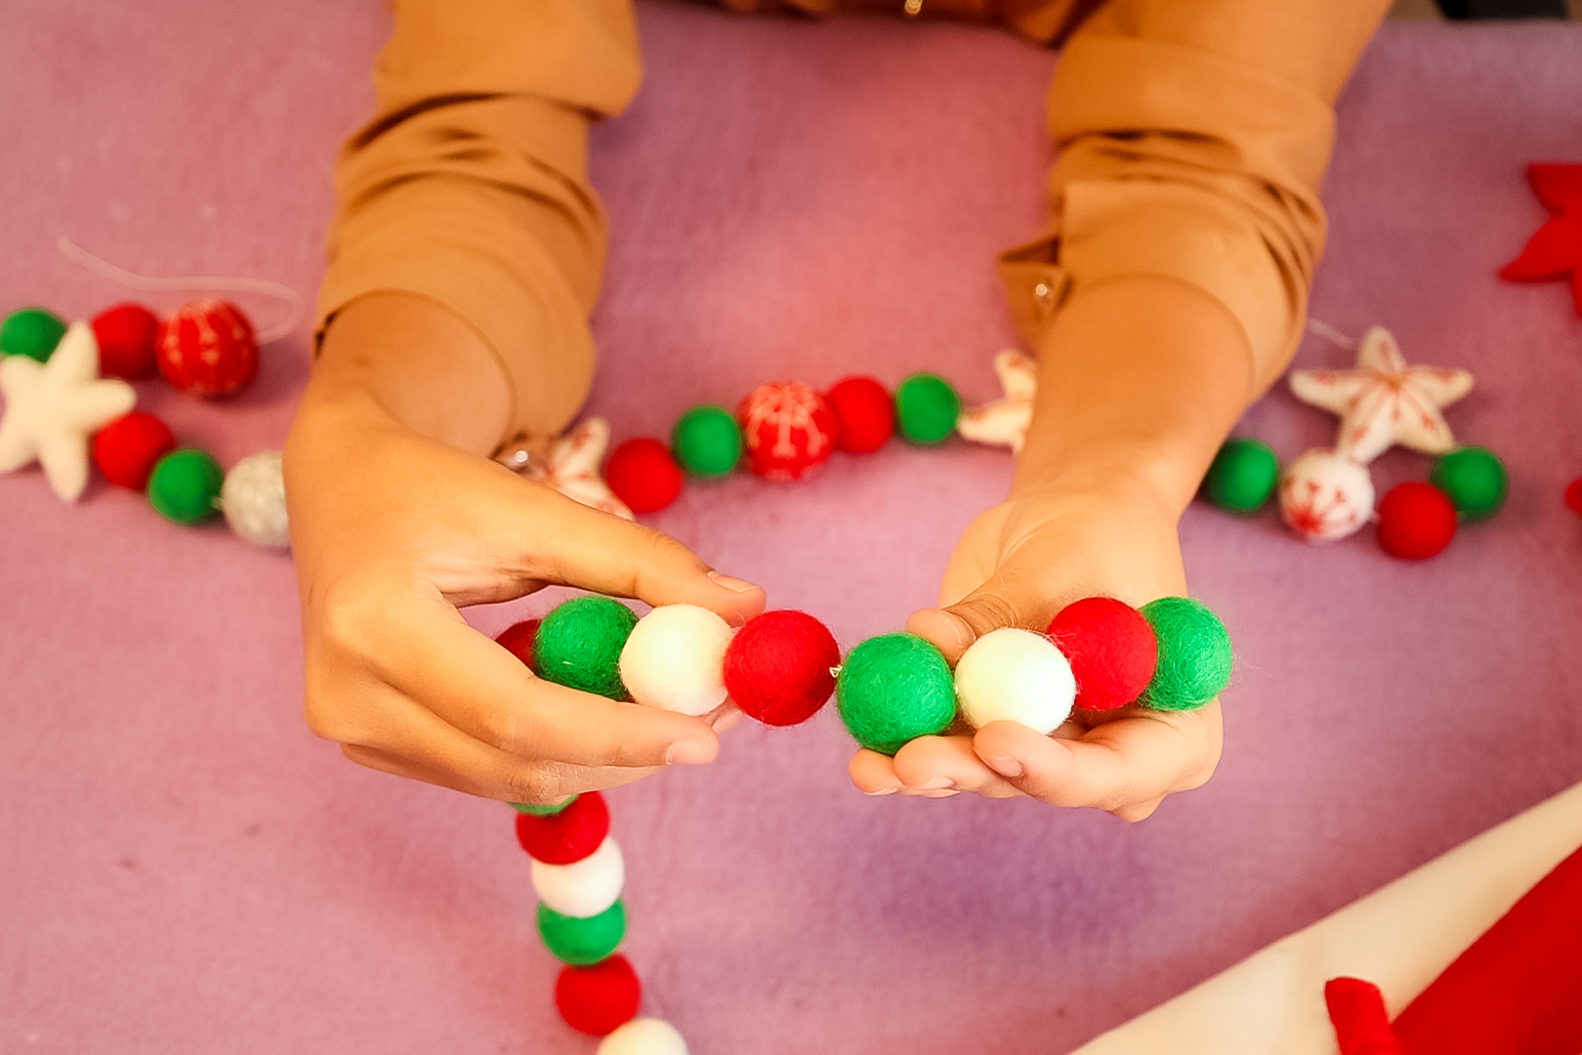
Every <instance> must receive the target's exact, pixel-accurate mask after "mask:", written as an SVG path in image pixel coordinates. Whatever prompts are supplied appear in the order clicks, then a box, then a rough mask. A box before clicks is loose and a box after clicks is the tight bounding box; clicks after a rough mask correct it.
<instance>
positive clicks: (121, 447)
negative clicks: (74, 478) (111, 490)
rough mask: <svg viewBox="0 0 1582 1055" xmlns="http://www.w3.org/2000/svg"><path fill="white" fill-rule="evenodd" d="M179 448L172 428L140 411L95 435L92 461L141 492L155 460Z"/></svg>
mask: <svg viewBox="0 0 1582 1055" xmlns="http://www.w3.org/2000/svg"><path fill="white" fill-rule="evenodd" d="M175 449H176V437H175V436H173V435H172V434H171V432H170V427H169V426H167V425H166V424H165V423H164V422H163V421H160V420H159V419H158V418H156V417H154V415H152V414H145V413H143V412H142V411H140V410H134V411H132V413H130V414H127V415H125V416H123V417H119V418H116V419H115V420H114V421H112V422H110V423H109V424H108V425H106V426H105V427H104V428H102V429H100V430H99V431H98V433H97V434H95V435H94V437H93V463H94V464H95V465H97V466H98V467H99V471H100V472H101V473H103V474H104V478H105V479H106V480H109V481H110V482H111V483H112V484H115V485H117V486H119V487H130V488H131V489H132V490H134V491H141V490H143V489H144V488H145V487H147V486H148V474H149V473H151V472H153V471H154V463H155V462H157V461H159V459H161V458H163V457H164V456H165V455H167V454H169V453H170V452H171V451H173V450H175Z"/></svg>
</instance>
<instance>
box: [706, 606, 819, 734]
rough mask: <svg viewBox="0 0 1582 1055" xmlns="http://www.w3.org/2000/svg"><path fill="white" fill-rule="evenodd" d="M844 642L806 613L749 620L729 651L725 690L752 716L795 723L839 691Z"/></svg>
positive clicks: (772, 614)
mask: <svg viewBox="0 0 1582 1055" xmlns="http://www.w3.org/2000/svg"><path fill="white" fill-rule="evenodd" d="M838 666H840V646H839V645H837V644H835V637H834V635H833V634H831V633H830V632H829V630H828V629H827V628H826V627H825V626H824V624H823V623H821V622H819V621H818V620H817V619H814V618H813V617H812V616H810V615H808V614H807V613H806V612H796V611H791V610H783V611H777V612H765V613H763V614H762V615H760V616H755V617H753V618H752V619H749V620H747V623H746V625H745V626H743V627H742V628H741V629H740V630H738V631H737V632H736V636H735V637H733V638H732V639H731V643H730V645H729V646H727V647H726V649H725V689H726V691H727V692H729V693H730V694H731V699H733V700H735V701H736V706H738V707H740V708H741V709H742V713H743V714H745V715H747V716H748V717H749V718H756V719H758V720H759V721H760V722H763V723H764V724H766V725H795V724H797V723H798V722H805V721H807V720H808V719H809V718H811V717H813V715H814V714H816V713H817V712H818V709H819V708H820V707H822V706H824V704H825V702H826V701H827V700H828V699H829V697H830V693H832V692H834V691H835V675H834V674H833V673H831V669H832V668H834V667H838Z"/></svg>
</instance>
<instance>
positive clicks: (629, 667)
mask: <svg viewBox="0 0 1582 1055" xmlns="http://www.w3.org/2000/svg"><path fill="white" fill-rule="evenodd" d="M730 643H731V628H730V624H729V623H727V622H726V621H725V620H723V619H721V618H720V617H719V616H717V615H715V614H714V613H713V612H711V611H709V610H708V609H707V608H699V607H698V606H697V605H694V604H667V605H665V606H663V607H661V608H655V609H654V610H653V611H652V612H649V613H648V614H647V615H645V616H643V617H642V618H641V619H639V620H638V621H637V626H636V627H634V628H633V629H632V635H631V636H630V637H628V638H627V639H626V647H625V648H623V649H621V680H622V681H623V682H625V683H626V690H627V691H628V692H630V693H631V694H632V699H634V700H636V701H637V702H638V703H645V704H647V705H648V706H650V707H662V708H663V709H665V710H667V711H675V712H676V713H678V714H691V715H699V714H708V713H709V712H710V711H712V710H713V709H714V708H716V707H718V706H719V705H720V704H722V703H724V702H725V650H726V649H727V648H728V647H730Z"/></svg>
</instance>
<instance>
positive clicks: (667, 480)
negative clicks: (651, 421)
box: [604, 436, 682, 513]
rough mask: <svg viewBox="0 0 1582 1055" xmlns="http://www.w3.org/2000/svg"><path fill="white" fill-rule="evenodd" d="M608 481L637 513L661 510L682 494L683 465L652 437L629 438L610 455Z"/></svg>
mask: <svg viewBox="0 0 1582 1055" xmlns="http://www.w3.org/2000/svg"><path fill="white" fill-rule="evenodd" d="M604 482H605V483H607V484H608V485H609V487H610V490H611V491H614V492H615V497H616V498H619V499H620V500H621V501H622V502H625V503H626V508H628V509H630V510H631V511H632V512H634V513H657V512H659V511H660V510H661V509H663V508H665V507H666V506H668V505H669V504H670V503H671V502H674V501H675V500H676V498H677V496H679V495H680V494H681V484H682V475H681V466H679V465H677V464H676V459H675V458H673V457H671V454H670V449H669V448H668V447H666V446H665V445H664V444H663V443H660V442H659V441H658V440H656V439H654V438H653V437H651V436H640V437H638V438H637V439H633V440H627V441H626V442H625V443H623V444H621V445H620V446H619V447H617V448H615V451H614V452H613V453H612V454H611V455H610V460H609V462H608V463H606V464H605V466H604Z"/></svg>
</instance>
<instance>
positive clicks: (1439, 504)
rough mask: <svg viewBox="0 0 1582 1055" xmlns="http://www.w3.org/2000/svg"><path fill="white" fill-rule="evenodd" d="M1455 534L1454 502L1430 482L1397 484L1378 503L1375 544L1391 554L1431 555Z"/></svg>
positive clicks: (1413, 557)
mask: <svg viewBox="0 0 1582 1055" xmlns="http://www.w3.org/2000/svg"><path fill="white" fill-rule="evenodd" d="M1455 537H1456V507H1455V504H1454V503H1453V502H1451V501H1450V498H1449V496H1448V495H1446V494H1445V493H1444V492H1443V491H1441V490H1440V489H1439V488H1437V487H1435V486H1434V485H1433V484H1425V483H1422V482H1420V481H1417V480H1410V481H1408V482H1406V483H1404V484H1397V485H1396V486H1395V487H1394V488H1393V489H1392V490H1391V491H1390V493H1389V494H1387V495H1385V496H1384V501H1382V502H1380V503H1379V546H1380V548H1382V549H1383V550H1384V552H1386V553H1388V554H1389V555H1390V556H1392V557H1401V558H1403V559H1405V560H1422V559H1424V558H1425V557H1432V556H1433V555H1434V554H1436V553H1438V552H1439V551H1440V550H1442V549H1444V548H1445V547H1446V546H1448V545H1450V540H1451V539H1453V538H1455Z"/></svg>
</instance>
